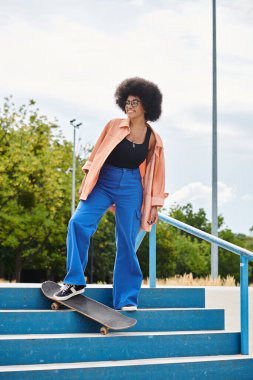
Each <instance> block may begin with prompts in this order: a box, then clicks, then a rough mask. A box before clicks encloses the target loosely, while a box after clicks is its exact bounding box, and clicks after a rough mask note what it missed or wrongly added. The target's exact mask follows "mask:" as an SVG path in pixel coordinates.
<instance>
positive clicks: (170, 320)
mask: <svg viewBox="0 0 253 380" xmlns="http://www.w3.org/2000/svg"><path fill="white" fill-rule="evenodd" d="M123 314H125V315H131V316H132V317H133V318H136V319H137V321H138V322H137V324H136V325H135V326H133V327H132V328H131V329H128V330H127V331H128V332H129V331H194V330H195V331H197V330H223V329H224V310H204V309H203V310H160V311H158V310H147V311H144V310H143V311H141V310H139V311H137V312H133V313H131V314H130V313H127V312H124V313H123ZM0 321H1V323H0V334H51V333H52V334H62V333H95V332H98V331H99V328H100V327H101V325H99V324H98V323H96V322H94V321H92V320H91V319H89V318H87V317H84V316H82V315H80V314H78V313H76V312H73V311H69V310H64V311H48V312H47V311H44V312H43V311H36V312H29V311H24V312H23V311H22V312H18V311H17V312H15V311H14V312H0Z"/></svg>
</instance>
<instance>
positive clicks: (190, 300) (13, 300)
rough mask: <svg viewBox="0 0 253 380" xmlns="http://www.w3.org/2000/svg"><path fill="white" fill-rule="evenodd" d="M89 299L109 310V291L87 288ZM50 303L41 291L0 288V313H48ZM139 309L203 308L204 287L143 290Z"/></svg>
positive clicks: (110, 289) (110, 294) (110, 292)
mask: <svg viewBox="0 0 253 380" xmlns="http://www.w3.org/2000/svg"><path fill="white" fill-rule="evenodd" d="M85 294H86V295H87V296H88V297H91V298H94V299H95V300H97V301H99V302H102V303H104V304H106V305H108V306H110V307H112V288H89V287H87V289H86V291H85ZM50 304H51V301H50V300H48V299H46V298H45V296H43V294H42V293H41V290H40V288H12V287H10V288H4V287H0V309H1V310H18V309H30V310H38V309H39V310H43V309H44V310H48V309H49V308H50ZM139 307H140V308H156V307H160V308H166V307H168V308H203V307H205V289H204V288H156V289H150V288H142V289H141V293H140V297H139Z"/></svg>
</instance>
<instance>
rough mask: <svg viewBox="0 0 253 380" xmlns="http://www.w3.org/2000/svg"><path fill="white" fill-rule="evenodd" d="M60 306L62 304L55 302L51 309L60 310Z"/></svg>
mask: <svg viewBox="0 0 253 380" xmlns="http://www.w3.org/2000/svg"><path fill="white" fill-rule="evenodd" d="M59 308H60V305H59V304H58V303H57V302H53V303H52V304H51V309H52V310H58V309H59Z"/></svg>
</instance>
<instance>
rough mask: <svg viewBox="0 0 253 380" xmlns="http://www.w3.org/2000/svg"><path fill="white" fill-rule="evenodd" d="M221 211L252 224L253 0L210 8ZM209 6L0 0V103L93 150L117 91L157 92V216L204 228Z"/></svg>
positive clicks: (198, 2) (241, 228) (236, 225)
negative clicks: (175, 207) (182, 213)
mask: <svg viewBox="0 0 253 380" xmlns="http://www.w3.org/2000/svg"><path fill="white" fill-rule="evenodd" d="M217 3H218V4H217V37H218V41H217V56H218V61H217V70H218V78H217V79H218V161H219V164H218V181H219V183H218V191H219V194H218V200H219V205H218V212H219V214H222V215H223V216H224V218H225V223H226V226H227V227H228V228H231V229H232V230H233V231H234V232H242V233H246V234H249V228H250V227H251V226H252V225H253V217H252V215H253V176H252V167H253V107H252V106H253V44H252V41H253V2H252V1H251V0H240V1H239V0H230V1H228V0H219V1H217ZM211 4H212V2H211V0H164V1H163V0H156V1H154V0H93V1H88V0H87V1H86V0H72V1H66V0H51V1H48V0H44V1H43V2H41V1H37V0H29V1H23V0H19V1H18V0H11V1H8V2H6V1H3V0H0V5H1V7H0V16H1V25H0V42H1V51H2V54H1V60H0V69H1V80H0V84H1V86H0V96H1V99H3V97H5V96H7V95H10V94H12V95H13V96H14V101H15V102H16V103H17V104H20V103H24V102H26V101H27V100H28V99H31V98H33V99H35V100H36V101H37V103H38V107H39V108H40V110H41V112H42V113H45V114H46V115H48V116H49V117H50V118H53V117H54V116H56V117H57V118H58V120H59V124H60V125H61V127H62V130H63V133H64V135H65V136H66V137H67V138H68V139H72V130H71V128H70V126H69V120H70V119H73V118H76V119H77V120H78V121H80V122H82V123H83V126H82V127H81V129H80V131H79V132H78V134H79V138H80V144H82V145H85V144H86V143H88V142H89V143H91V144H93V143H94V142H95V141H96V139H97V137H98V135H99V133H100V132H101V130H102V128H103V126H104V125H105V123H106V122H107V121H108V120H109V119H111V118H115V117H124V115H123V114H122V112H121V111H120V110H119V109H118V108H117V107H116V105H115V104H114V98H113V95H114V91H115V88H116V86H117V85H118V83H119V82H121V81H122V80H123V79H125V78H127V77H132V76H142V77H144V78H146V79H149V80H152V81H154V82H156V83H157V84H158V85H159V87H160V89H161V91H162V92H163V114H162V117H161V118H160V120H159V121H158V122H156V123H153V124H152V125H153V127H154V128H155V129H156V130H157V132H158V133H159V134H160V135H161V137H162V139H163V142H164V147H165V155H166V191H167V192H169V193H170V196H169V198H167V200H166V207H168V208H169V207H170V206H171V205H172V204H173V203H174V202H176V203H179V204H180V205H183V204H186V203H188V202H191V203H192V204H193V207H194V210H195V211H197V210H198V208H199V207H203V208H204V209H205V210H206V212H207V216H208V218H209V219H211V160H212V155H211V141H212V119H211V116H212V77H211V74H212V18H211V11H212V9H211Z"/></svg>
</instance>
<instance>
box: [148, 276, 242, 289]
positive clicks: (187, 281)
mask: <svg viewBox="0 0 253 380" xmlns="http://www.w3.org/2000/svg"><path fill="white" fill-rule="evenodd" d="M148 284H149V278H147V279H146V280H144V281H143V285H148ZM157 285H160V286H172V285H175V286H237V284H236V282H235V279H234V277H232V276H227V277H226V278H224V279H222V278H221V277H220V276H219V277H218V278H217V279H213V278H212V277H211V276H206V277H200V278H193V276H192V273H189V274H186V273H185V274H184V275H183V276H174V277H170V278H166V279H157Z"/></svg>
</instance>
